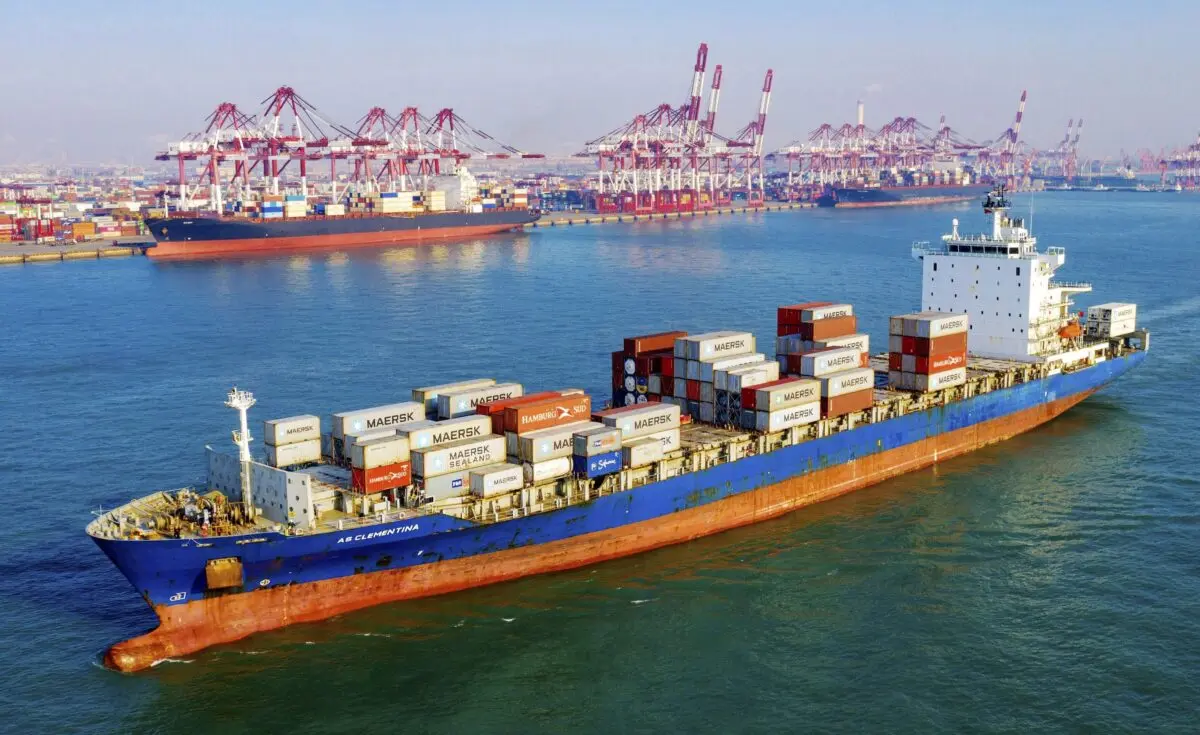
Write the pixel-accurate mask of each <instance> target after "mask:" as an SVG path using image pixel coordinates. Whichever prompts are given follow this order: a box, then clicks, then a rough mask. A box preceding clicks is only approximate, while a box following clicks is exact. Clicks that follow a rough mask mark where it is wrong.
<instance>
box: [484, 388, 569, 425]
mask: <svg viewBox="0 0 1200 735" xmlns="http://www.w3.org/2000/svg"><path fill="white" fill-rule="evenodd" d="M582 394H583V391H582V390H580V389H578V388H570V389H567V390H548V391H542V392H540V393H529V394H527V395H523V396H518V397H516V398H506V399H504V400H503V401H493V402H491V403H481V404H479V405H478V406H476V407H475V412H476V413H478V414H479V415H481V416H490V417H491V419H492V433H493V434H503V433H504V410H505V409H506V408H508V407H509V406H520V405H523V404H526V403H536V402H538V401H545V400H550V399H552V398H558V397H561V396H571V395H582Z"/></svg>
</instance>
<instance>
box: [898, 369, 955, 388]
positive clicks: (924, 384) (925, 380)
mask: <svg viewBox="0 0 1200 735" xmlns="http://www.w3.org/2000/svg"><path fill="white" fill-rule="evenodd" d="M888 381H889V382H890V383H891V384H892V386H893V387H896V388H900V389H901V390H913V391H917V392H920V393H931V392H933V391H938V390H943V389H945V388H952V387H954V386H956V385H962V384H963V383H965V382H967V369H966V368H958V369H957V370H947V371H946V372H944V373H934V374H933V375H924V374H922V373H905V372H898V371H891V372H889V373H888Z"/></svg>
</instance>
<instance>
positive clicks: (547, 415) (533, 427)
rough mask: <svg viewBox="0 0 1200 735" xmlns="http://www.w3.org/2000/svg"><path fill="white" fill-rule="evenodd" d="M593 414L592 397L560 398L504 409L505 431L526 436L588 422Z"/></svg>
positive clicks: (572, 396) (573, 396) (574, 396)
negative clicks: (578, 422) (577, 422)
mask: <svg viewBox="0 0 1200 735" xmlns="http://www.w3.org/2000/svg"><path fill="white" fill-rule="evenodd" d="M591 413H592V397H591V396H588V395H571V396H559V397H557V398H549V399H546V400H544V401H536V402H534V403H524V404H521V405H518V406H509V407H508V408H506V409H504V430H505V431H512V432H515V433H517V434H524V433H525V432H527V431H537V430H538V429H549V428H550V427H552V426H562V425H563V424H570V423H573V422H575V421H586V420H587V417H588V416H590V415H591Z"/></svg>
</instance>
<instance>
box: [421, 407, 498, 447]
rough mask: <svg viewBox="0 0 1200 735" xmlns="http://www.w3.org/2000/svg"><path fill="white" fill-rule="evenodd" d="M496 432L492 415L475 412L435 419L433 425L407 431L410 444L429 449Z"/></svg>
mask: <svg viewBox="0 0 1200 735" xmlns="http://www.w3.org/2000/svg"><path fill="white" fill-rule="evenodd" d="M492 433H494V432H493V431H492V419H491V417H490V416H479V415H475V414H471V415H467V416H459V417H458V418H453V419H446V420H445V421H434V422H433V425H432V426H425V427H420V428H417V429H416V430H414V431H409V432H408V433H407V436H408V441H409V446H410V447H412V448H413V449H428V448H429V447H440V446H444V445H446V444H453V443H454V442H460V441H463V440H464V439H478V438H480V437H484V436H487V435H488V434H492Z"/></svg>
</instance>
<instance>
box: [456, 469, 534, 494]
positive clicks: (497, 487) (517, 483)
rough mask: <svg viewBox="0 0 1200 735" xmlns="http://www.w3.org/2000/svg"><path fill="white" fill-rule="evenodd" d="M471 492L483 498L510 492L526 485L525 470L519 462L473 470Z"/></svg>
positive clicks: (471, 473)
mask: <svg viewBox="0 0 1200 735" xmlns="http://www.w3.org/2000/svg"><path fill="white" fill-rule="evenodd" d="M470 475H471V493H472V494H474V495H478V496H479V497H481V498H490V497H492V496H494V495H502V494H504V493H510V492H512V491H513V490H520V489H521V488H522V487H524V486H525V471H524V469H522V467H521V465H519V464H494V465H488V466H487V467H480V468H478V469H474V470H471V472H470Z"/></svg>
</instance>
